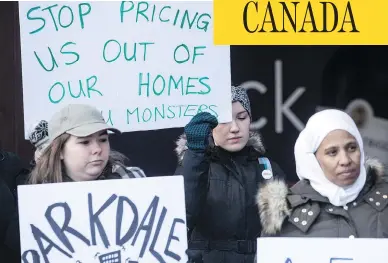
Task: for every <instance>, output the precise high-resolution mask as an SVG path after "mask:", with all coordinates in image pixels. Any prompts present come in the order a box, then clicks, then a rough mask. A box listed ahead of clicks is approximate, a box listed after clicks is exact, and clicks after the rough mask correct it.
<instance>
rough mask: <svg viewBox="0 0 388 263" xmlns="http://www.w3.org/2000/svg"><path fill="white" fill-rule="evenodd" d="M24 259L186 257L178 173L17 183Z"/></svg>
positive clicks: (126, 262)
mask: <svg viewBox="0 0 388 263" xmlns="http://www.w3.org/2000/svg"><path fill="white" fill-rule="evenodd" d="M18 195H19V214H20V222H19V224H20V240H21V251H22V252H21V253H22V260H23V263H38V262H45V263H58V262H61V263H66V262H69V263H70V262H71V263H76V262H78V263H153V262H158V263H159V262H166V263H167V262H171V263H174V262H186V261H187V257H186V254H185V251H186V249H187V234H186V220H185V218H186V215H185V204H184V200H185V198H184V190H183V177H182V176H169V177H153V178H142V179H122V180H104V181H93V182H76V183H75V182H72V183H59V184H42V185H29V186H19V188H18Z"/></svg>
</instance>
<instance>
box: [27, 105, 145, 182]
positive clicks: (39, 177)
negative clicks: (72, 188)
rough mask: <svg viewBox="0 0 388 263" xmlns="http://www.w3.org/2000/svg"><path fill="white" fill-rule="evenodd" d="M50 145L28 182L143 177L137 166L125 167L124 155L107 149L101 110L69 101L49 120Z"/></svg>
mask: <svg viewBox="0 0 388 263" xmlns="http://www.w3.org/2000/svg"><path fill="white" fill-rule="evenodd" d="M48 131H49V132H48V134H49V145H48V146H47V147H46V148H45V150H44V151H43V153H42V154H41V156H40V158H39V161H38V162H37V163H36V166H35V167H34V169H33V170H32V172H31V175H30V178H29V183H31V184H40V183H58V182H72V181H90V180H101V179H120V178H137V177H144V176H145V175H144V172H143V171H142V170H141V169H140V168H137V167H129V168H128V167H125V165H124V161H125V157H124V156H123V155H122V154H120V153H118V152H115V151H113V150H111V148H110V144H109V137H108V131H111V132H115V133H120V131H119V130H118V129H116V128H113V127H111V126H109V125H108V124H106V122H105V120H104V118H103V117H102V115H101V113H100V112H99V111H98V110H97V109H96V108H94V107H92V106H89V105H84V104H70V105H67V106H65V107H64V108H62V109H61V110H60V111H58V112H57V113H55V114H54V115H53V117H52V118H51V120H50V121H49V122H48Z"/></svg>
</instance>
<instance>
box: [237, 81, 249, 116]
mask: <svg viewBox="0 0 388 263" xmlns="http://www.w3.org/2000/svg"><path fill="white" fill-rule="evenodd" d="M237 101H238V102H240V103H241V105H242V106H243V108H244V109H245V110H246V111H247V112H248V114H249V117H250V118H251V119H252V114H251V103H250V102H249V97H248V94H247V91H246V90H245V89H244V88H243V87H241V86H237V87H235V86H232V103H233V102H237Z"/></svg>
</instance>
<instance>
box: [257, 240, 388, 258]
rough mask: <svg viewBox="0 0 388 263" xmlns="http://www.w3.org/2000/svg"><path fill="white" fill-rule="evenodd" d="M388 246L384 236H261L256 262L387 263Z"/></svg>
mask: <svg viewBox="0 0 388 263" xmlns="http://www.w3.org/2000/svg"><path fill="white" fill-rule="evenodd" d="M387 247H388V239H382V238H380V239H377V238H376V239H363V238H355V239H350V238H259V239H258V240H257V263H372V262H373V263H386V262H387ZM367 248H373V249H372V250H368V249H367Z"/></svg>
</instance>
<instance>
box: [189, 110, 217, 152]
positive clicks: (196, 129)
mask: <svg viewBox="0 0 388 263" xmlns="http://www.w3.org/2000/svg"><path fill="white" fill-rule="evenodd" d="M217 125H218V121H217V118H216V117H215V116H214V115H211V114H210V113H208V112H200V113H198V114H197V115H195V116H194V117H193V118H192V119H191V120H190V122H189V123H188V124H187V125H186V126H185V134H186V138H187V147H188V148H189V149H190V150H192V151H204V150H205V149H206V147H207V146H208V144H209V135H210V133H211V132H212V130H213V129H214V128H215V127H216V126H217Z"/></svg>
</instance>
